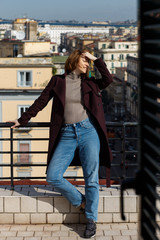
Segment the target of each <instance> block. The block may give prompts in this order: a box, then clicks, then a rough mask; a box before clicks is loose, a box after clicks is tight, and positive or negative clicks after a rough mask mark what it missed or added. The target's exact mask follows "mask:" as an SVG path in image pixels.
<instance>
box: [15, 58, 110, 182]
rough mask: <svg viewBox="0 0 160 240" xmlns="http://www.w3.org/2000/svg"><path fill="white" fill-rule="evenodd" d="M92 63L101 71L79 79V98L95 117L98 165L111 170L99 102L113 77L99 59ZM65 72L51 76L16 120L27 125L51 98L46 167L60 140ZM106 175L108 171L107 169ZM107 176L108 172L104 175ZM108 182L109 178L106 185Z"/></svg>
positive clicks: (100, 102) (77, 161)
mask: <svg viewBox="0 0 160 240" xmlns="http://www.w3.org/2000/svg"><path fill="white" fill-rule="evenodd" d="M94 64H95V66H96V67H97V68H98V70H99V72H100V73H101V76H102V78H101V79H95V78H94V77H91V78H85V79H84V78H83V79H82V84H81V87H82V97H83V103H84V107H85V108H86V109H87V110H88V111H89V113H90V114H91V115H92V117H93V118H94V119H95V123H96V127H97V130H98V134H99V137H100V143H101V148H100V165H101V166H106V167H107V169H108V170H109V169H110V162H111V158H112V155H111V151H110V149H109V146H108V139H107V130H106V124H105V117H104V112H103V105H102V96H101V91H100V90H102V89H104V88H106V87H107V86H108V85H109V84H110V83H111V82H112V81H113V79H112V76H111V74H110V73H109V71H108V69H107V67H106V64H105V63H104V62H103V60H102V59H101V58H98V59H96V60H95V61H94ZM65 77H66V73H65V74H63V75H56V76H53V77H52V78H51V80H50V82H49V83H48V85H47V86H46V88H45V89H44V90H43V91H42V93H41V95H40V96H39V97H38V98H37V99H36V100H35V102H34V103H33V104H32V105H31V106H30V107H29V109H28V110H27V112H25V113H23V114H22V116H21V117H20V118H19V119H18V121H19V123H20V124H21V125H23V126H24V125H26V124H27V123H28V121H29V120H30V118H32V117H35V116H36V115H37V113H38V112H39V111H41V110H42V109H43V108H44V107H45V106H46V105H47V103H48V102H49V100H50V99H51V98H53V97H54V99H53V105H52V113H51V122H50V137H49V149H48V158H47V167H48V165H49V162H50V160H51V157H52V155H53V152H54V150H55V148H56V145H57V143H58V139H59V132H60V129H61V126H62V124H63V118H64V108H65V91H66V79H65ZM72 165H74V166H78V165H81V164H80V161H79V157H78V155H77V156H75V158H74V159H73V161H72ZM108 174H109V171H108ZM107 178H108V179H109V175H108V176H107ZM107 185H109V181H108V184H107Z"/></svg>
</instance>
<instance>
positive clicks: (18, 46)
mask: <svg viewBox="0 0 160 240" xmlns="http://www.w3.org/2000/svg"><path fill="white" fill-rule="evenodd" d="M50 48H51V44H50V42H44V41H26V40H22V41H18V40H2V41H0V57H4V58H5V57H17V56H20V57H22V56H24V57H25V56H36V55H37V56H40V55H42V56H45V55H47V56H50V55H51V52H50Z"/></svg>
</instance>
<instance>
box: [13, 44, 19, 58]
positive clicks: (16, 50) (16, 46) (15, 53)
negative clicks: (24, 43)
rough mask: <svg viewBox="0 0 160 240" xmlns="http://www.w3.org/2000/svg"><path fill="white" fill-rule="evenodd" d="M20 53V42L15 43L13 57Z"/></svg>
mask: <svg viewBox="0 0 160 240" xmlns="http://www.w3.org/2000/svg"><path fill="white" fill-rule="evenodd" d="M17 55H18V44H13V57H17Z"/></svg>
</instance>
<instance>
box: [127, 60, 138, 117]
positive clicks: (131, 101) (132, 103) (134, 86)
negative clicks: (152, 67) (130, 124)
mask: <svg viewBox="0 0 160 240" xmlns="http://www.w3.org/2000/svg"><path fill="white" fill-rule="evenodd" d="M138 67H139V66H138V58H137V57H131V56H128V57H127V88H126V103H127V110H128V111H129V112H130V114H131V115H132V116H133V117H134V118H135V119H138Z"/></svg>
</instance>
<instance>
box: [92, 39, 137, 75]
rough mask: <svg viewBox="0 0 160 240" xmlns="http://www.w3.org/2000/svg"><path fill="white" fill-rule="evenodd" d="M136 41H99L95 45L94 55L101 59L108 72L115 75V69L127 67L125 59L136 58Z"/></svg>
mask: <svg viewBox="0 0 160 240" xmlns="http://www.w3.org/2000/svg"><path fill="white" fill-rule="evenodd" d="M137 51H138V43H137V41H122V40H119V41H110V40H100V41H97V42H96V43H95V54H96V56H97V57H101V58H102V59H103V60H104V61H105V63H106V65H107V67H108V69H109V71H110V72H111V73H112V74H115V68H116V67H127V57H128V56H132V57H137V54H138V52H137Z"/></svg>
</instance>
